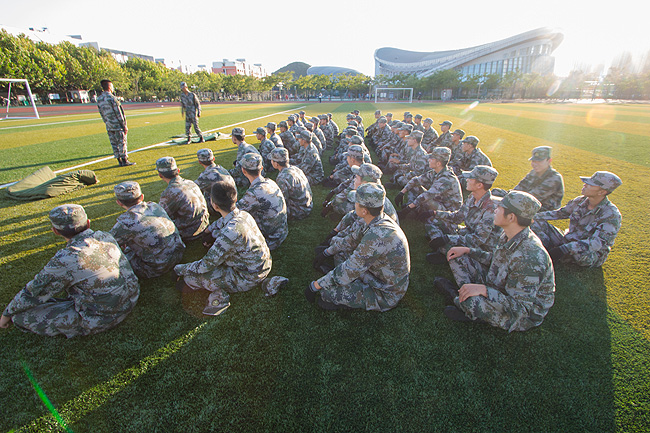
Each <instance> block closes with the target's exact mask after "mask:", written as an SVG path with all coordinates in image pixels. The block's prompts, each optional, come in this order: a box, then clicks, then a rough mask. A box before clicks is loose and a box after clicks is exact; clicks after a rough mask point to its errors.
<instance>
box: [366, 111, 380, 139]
mask: <svg viewBox="0 0 650 433" xmlns="http://www.w3.org/2000/svg"><path fill="white" fill-rule="evenodd" d="M381 117H382V116H381V110H376V111H375V123H373V124H372V125H370V126H369V127H367V128H366V137H368V144H369V145H370V147H372V148H374V147H375V144H376V142H375V134H376V133H377V128H378V126H379V119H380V118H381Z"/></svg>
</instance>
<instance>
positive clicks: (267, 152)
mask: <svg viewBox="0 0 650 433" xmlns="http://www.w3.org/2000/svg"><path fill="white" fill-rule="evenodd" d="M275 147H276V146H275V144H273V142H272V141H271V140H269V139H268V138H266V139H264V141H262V142H261V143H260V150H259V152H260V155H262V160H263V161H264V171H265V172H266V173H270V172H272V171H273V166H272V165H271V152H272V151H273V149H275Z"/></svg>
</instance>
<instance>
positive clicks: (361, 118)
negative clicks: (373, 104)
mask: <svg viewBox="0 0 650 433" xmlns="http://www.w3.org/2000/svg"><path fill="white" fill-rule="evenodd" d="M355 119H356V121H357V122H358V123H361V122H363V117H361V116H359V115H358V114H357V115H356V117H355Z"/></svg>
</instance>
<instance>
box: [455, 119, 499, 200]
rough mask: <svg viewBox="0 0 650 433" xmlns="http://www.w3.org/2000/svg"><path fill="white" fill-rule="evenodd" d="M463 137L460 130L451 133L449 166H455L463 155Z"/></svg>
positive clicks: (462, 132)
mask: <svg viewBox="0 0 650 433" xmlns="http://www.w3.org/2000/svg"><path fill="white" fill-rule="evenodd" d="M464 136H465V131H463V130H462V129H456V130H454V132H452V133H451V142H450V143H449V148H450V149H451V159H450V160H449V165H455V164H456V161H458V160H460V157H461V156H462V155H463V144H462V143H461V140H462V139H463V137H464ZM504 195H505V194H504Z"/></svg>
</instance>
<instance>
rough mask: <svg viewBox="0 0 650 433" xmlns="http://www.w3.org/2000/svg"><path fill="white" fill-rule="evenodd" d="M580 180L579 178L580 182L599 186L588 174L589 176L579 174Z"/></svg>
mask: <svg viewBox="0 0 650 433" xmlns="http://www.w3.org/2000/svg"><path fill="white" fill-rule="evenodd" d="M580 180H581V181H582V182H584V183H586V184H587V185H591V186H600V185H596V184H595V183H594V182H593V181H592V180H591V176H589V177H584V176H580Z"/></svg>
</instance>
